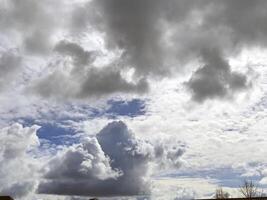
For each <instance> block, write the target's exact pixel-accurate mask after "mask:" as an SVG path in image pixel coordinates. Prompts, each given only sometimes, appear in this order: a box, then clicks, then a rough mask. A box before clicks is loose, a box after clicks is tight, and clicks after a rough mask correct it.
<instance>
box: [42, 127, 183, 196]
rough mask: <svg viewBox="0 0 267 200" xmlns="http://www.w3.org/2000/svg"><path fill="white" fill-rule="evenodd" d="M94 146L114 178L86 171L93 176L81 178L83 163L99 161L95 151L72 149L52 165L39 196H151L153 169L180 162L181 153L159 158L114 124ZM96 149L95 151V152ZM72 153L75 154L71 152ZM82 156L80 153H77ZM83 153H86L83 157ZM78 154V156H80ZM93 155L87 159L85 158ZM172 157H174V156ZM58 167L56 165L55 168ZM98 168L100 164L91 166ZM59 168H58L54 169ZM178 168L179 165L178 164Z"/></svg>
mask: <svg viewBox="0 0 267 200" xmlns="http://www.w3.org/2000/svg"><path fill="white" fill-rule="evenodd" d="M94 141H95V145H97V146H98V145H99V148H98V150H99V151H98V153H97V154H99V153H101V154H102V155H105V156H104V157H105V159H107V160H109V165H106V166H103V165H102V167H103V168H104V169H109V170H111V169H112V170H113V172H116V173H115V174H116V176H114V177H106V178H104V179H100V178H99V177H98V176H96V175H97V173H95V172H94V169H93V168H87V170H88V174H89V175H90V176H80V175H79V174H80V173H81V172H80V170H79V169H80V168H81V167H82V164H81V163H83V162H85V163H89V161H93V160H92V159H91V158H94V157H98V156H96V154H95V153H96V152H95V151H92V149H91V148H90V149H88V148H86V146H84V145H78V146H77V147H78V148H77V147H75V148H74V147H71V150H68V151H67V153H63V154H62V155H61V156H59V157H57V158H55V159H54V160H53V161H52V163H50V165H49V168H50V169H49V171H48V172H47V173H46V175H45V176H44V178H45V179H44V180H43V181H42V182H41V183H40V185H39V188H38V192H39V193H48V194H64V195H80V196H83V195H84V196H86V195H87V196H130V195H140V194H148V193H149V192H150V182H149V176H148V175H149V173H148V170H149V169H150V165H151V164H152V163H154V164H155V165H158V164H159V163H160V162H162V163H163V162H165V161H166V160H167V159H169V160H176V161H177V160H178V159H179V158H180V156H181V153H178V154H177V153H174V154H175V155H176V157H175V158H174V157H173V158H172V157H168V158H167V156H166V155H169V154H168V151H170V149H172V150H173V151H176V152H181V149H179V148H177V149H176V150H174V149H173V148H172V147H173V146H171V145H170V146H169V148H165V149H163V153H162V154H161V155H158V154H157V155H156V153H155V151H156V150H155V148H157V147H155V146H154V145H153V144H151V143H149V142H146V141H143V140H139V139H137V138H136V137H135V136H134V134H133V133H132V132H131V131H130V130H128V128H127V126H126V125H125V124H124V123H123V122H112V123H110V124H108V125H107V126H106V127H104V128H103V129H102V130H101V131H100V132H99V133H98V134H97V135H96V138H95V139H94ZM93 149H94V148H93ZM69 151H72V152H73V153H72V154H69V153H68V152H69ZM78 152H80V153H78ZM81 152H83V153H81ZM77 153H78V156H77ZM87 154H89V155H92V156H91V157H89V156H84V155H87ZM174 154H173V155H174ZM55 163H56V164H55ZM90 163H91V162H90ZM92 164H95V165H97V164H98V161H94V162H92ZM54 166H57V167H54ZM175 166H177V163H176V164H175Z"/></svg>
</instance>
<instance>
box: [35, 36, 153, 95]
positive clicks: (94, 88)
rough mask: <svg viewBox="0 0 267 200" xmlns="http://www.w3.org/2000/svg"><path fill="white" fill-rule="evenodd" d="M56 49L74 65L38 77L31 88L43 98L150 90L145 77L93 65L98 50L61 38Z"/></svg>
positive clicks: (110, 67) (111, 67) (139, 92)
mask: <svg viewBox="0 0 267 200" xmlns="http://www.w3.org/2000/svg"><path fill="white" fill-rule="evenodd" d="M55 51H57V52H58V53H60V54H62V55H63V56H70V57H72V60H73V63H72V68H71V70H69V71H66V70H64V68H62V69H60V68H59V67H58V66H55V67H56V70H55V71H54V72H52V73H50V74H49V75H46V76H44V77H42V78H41V79H39V80H37V81H36V83H35V84H33V87H31V90H32V91H33V92H34V93H37V94H40V95H41V96H43V97H57V98H66V97H67V98H73V99H75V98H95V97H101V96H105V95H112V94H114V93H138V94H142V93H145V92H146V91H147V90H148V82H147V80H146V79H144V78H141V79H140V80H138V79H137V80H136V82H132V81H128V80H126V79H125V78H124V77H123V76H122V74H121V71H120V69H119V68H118V67H113V66H108V67H102V68H96V67H94V66H93V63H92V62H93V61H94V58H95V55H96V52H90V51H86V50H84V49H83V48H82V47H81V46H80V45H78V44H76V43H72V42H67V41H61V42H60V43H58V44H57V45H56V47H55ZM57 64H58V63H57ZM57 68H59V69H57Z"/></svg>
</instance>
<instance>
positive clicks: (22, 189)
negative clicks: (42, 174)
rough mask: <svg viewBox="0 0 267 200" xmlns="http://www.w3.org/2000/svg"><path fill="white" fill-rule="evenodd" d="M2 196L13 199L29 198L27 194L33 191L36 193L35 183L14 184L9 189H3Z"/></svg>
mask: <svg viewBox="0 0 267 200" xmlns="http://www.w3.org/2000/svg"><path fill="white" fill-rule="evenodd" d="M0 191H1V194H4V195H8V196H9V195H10V196H12V197H13V198H21V197H25V196H27V194H28V193H29V192H31V191H34V183H33V182H25V181H24V182H23V181H21V182H19V183H14V184H13V185H11V186H9V187H8V188H3V189H2V190H0Z"/></svg>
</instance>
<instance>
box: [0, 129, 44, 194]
mask: <svg viewBox="0 0 267 200" xmlns="http://www.w3.org/2000/svg"><path fill="white" fill-rule="evenodd" d="M38 128H39V127H37V126H33V127H29V128H23V127H22V125H20V124H13V125H11V126H10V127H6V128H3V129H1V131H0V135H1V141H0V176H1V179H0V185H1V186H0V193H1V194H3V195H11V196H13V197H15V198H23V197H25V196H27V195H29V194H30V193H33V192H34V190H35V186H36V183H37V170H38V162H37V160H36V159H35V158H34V157H33V155H31V151H32V150H34V149H35V148H36V147H37V146H38V145H39V140H38V137H37V136H36V131H37V129H38Z"/></svg>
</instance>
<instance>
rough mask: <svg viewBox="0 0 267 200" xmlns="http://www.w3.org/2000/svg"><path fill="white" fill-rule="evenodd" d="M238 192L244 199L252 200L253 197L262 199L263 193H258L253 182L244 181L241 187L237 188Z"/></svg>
mask: <svg viewBox="0 0 267 200" xmlns="http://www.w3.org/2000/svg"><path fill="white" fill-rule="evenodd" d="M239 192H240V193H241V195H242V196H243V197H244V198H247V199H252V198H253V197H262V196H263V194H264V193H263V191H260V190H259V188H258V186H257V185H255V184H254V183H253V181H252V180H251V181H248V180H244V183H243V185H241V186H240V187H239Z"/></svg>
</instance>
